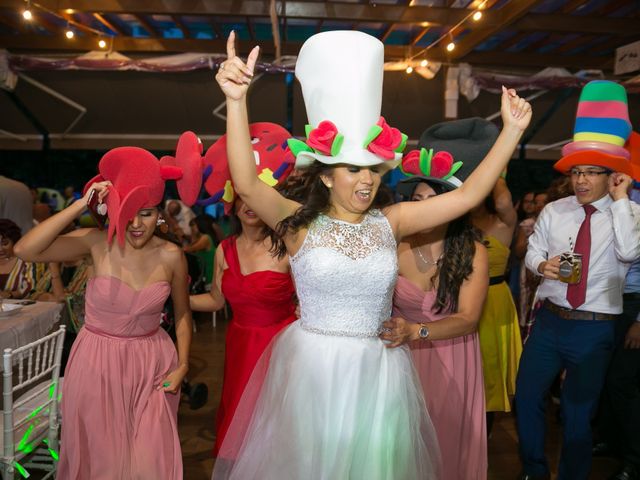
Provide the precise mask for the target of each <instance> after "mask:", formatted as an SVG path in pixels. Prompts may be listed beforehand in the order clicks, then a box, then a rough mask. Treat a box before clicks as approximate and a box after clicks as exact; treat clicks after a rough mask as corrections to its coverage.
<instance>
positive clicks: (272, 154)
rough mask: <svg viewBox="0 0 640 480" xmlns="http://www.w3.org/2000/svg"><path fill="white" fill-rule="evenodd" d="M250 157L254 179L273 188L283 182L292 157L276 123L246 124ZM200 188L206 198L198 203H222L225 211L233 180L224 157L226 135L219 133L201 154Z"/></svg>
mask: <svg viewBox="0 0 640 480" xmlns="http://www.w3.org/2000/svg"><path fill="white" fill-rule="evenodd" d="M249 133H250V135H251V144H252V147H253V156H254V158H255V161H256V173H257V174H258V178H259V179H260V180H262V181H263V182H264V183H266V184H267V185H269V186H271V187H274V186H276V185H277V184H278V183H281V182H282V181H284V179H285V178H287V176H288V175H289V174H290V173H291V171H292V170H293V163H294V157H293V154H292V152H291V150H290V149H289V147H288V144H287V140H288V139H289V138H290V137H291V135H290V134H289V132H288V131H287V130H286V129H284V128H282V127H281V126H280V125H277V124H275V123H269V122H258V123H252V124H251V125H249ZM204 175H205V180H204V187H205V189H206V190H207V193H208V194H209V195H210V196H209V198H206V199H204V200H200V201H198V202H197V203H198V204H199V205H211V204H213V203H217V202H224V206H225V211H226V212H227V213H228V212H229V211H230V209H231V206H232V205H233V202H234V200H235V192H234V190H233V182H232V180H231V173H230V171H229V162H228V159H227V136H226V135H223V136H222V137H220V139H218V141H216V142H215V143H214V144H213V145H211V147H209V149H208V150H207V152H206V154H205V156H204Z"/></svg>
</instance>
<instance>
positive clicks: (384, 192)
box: [271, 161, 391, 258]
mask: <svg viewBox="0 0 640 480" xmlns="http://www.w3.org/2000/svg"><path fill="white" fill-rule="evenodd" d="M341 166H344V165H326V164H324V163H320V162H318V161H315V162H313V163H312V164H311V165H310V166H309V167H308V168H306V169H305V170H304V171H303V172H302V173H300V174H299V175H294V176H289V178H287V180H286V181H285V182H284V183H283V184H282V185H281V186H280V187H279V188H278V189H279V190H280V192H281V193H282V194H283V195H284V196H285V197H287V198H289V199H291V200H295V201H297V202H300V203H302V206H301V207H300V208H299V209H298V210H297V211H296V212H295V213H294V214H293V215H289V216H288V217H287V218H285V219H283V220H282V221H280V222H279V223H278V225H277V226H276V228H275V230H274V231H273V232H272V233H271V242H272V247H271V248H272V252H273V253H274V255H275V256H277V257H278V258H282V257H284V256H285V255H286V254H287V247H286V245H285V243H284V237H285V235H287V234H288V233H295V232H297V231H299V230H300V229H302V228H305V227H307V226H309V225H310V224H311V222H313V220H315V219H316V218H317V217H318V215H320V214H321V213H327V212H328V211H329V207H330V206H331V203H330V197H331V194H330V191H329V189H328V188H327V186H326V185H325V184H324V182H323V181H322V179H321V176H322V175H331V171H332V170H333V169H334V168H336V167H341ZM390 198H391V196H390V195H389V193H388V189H385V188H384V187H382V184H381V188H378V191H377V192H376V195H375V197H374V198H373V202H372V203H371V207H370V208H383V207H385V206H387V205H388V204H389V199H390Z"/></svg>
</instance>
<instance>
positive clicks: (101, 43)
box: [98, 39, 107, 48]
mask: <svg viewBox="0 0 640 480" xmlns="http://www.w3.org/2000/svg"><path fill="white" fill-rule="evenodd" d="M98 46H99V47H100V48H105V47H106V46H107V42H105V41H104V40H103V39H100V41H99V42H98Z"/></svg>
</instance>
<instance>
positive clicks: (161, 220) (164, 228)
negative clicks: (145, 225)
mask: <svg viewBox="0 0 640 480" xmlns="http://www.w3.org/2000/svg"><path fill="white" fill-rule="evenodd" d="M156 227H157V228H159V229H160V231H161V232H162V233H167V232H168V231H169V225H167V221H166V220H165V219H164V218H163V217H158V220H156Z"/></svg>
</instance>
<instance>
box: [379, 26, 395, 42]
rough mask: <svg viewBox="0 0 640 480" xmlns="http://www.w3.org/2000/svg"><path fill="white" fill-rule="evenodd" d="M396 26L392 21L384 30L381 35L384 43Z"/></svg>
mask: <svg viewBox="0 0 640 480" xmlns="http://www.w3.org/2000/svg"><path fill="white" fill-rule="evenodd" d="M395 27H396V26H395V25H394V24H393V23H392V24H390V25H389V26H388V27H387V28H386V29H385V30H384V32H382V35H380V41H381V42H382V43H384V42H385V41H386V40H387V38H389V35H391V32H393V29H394V28H395Z"/></svg>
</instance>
